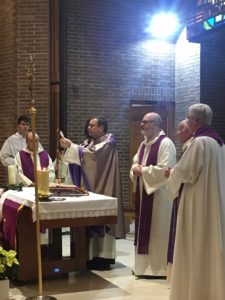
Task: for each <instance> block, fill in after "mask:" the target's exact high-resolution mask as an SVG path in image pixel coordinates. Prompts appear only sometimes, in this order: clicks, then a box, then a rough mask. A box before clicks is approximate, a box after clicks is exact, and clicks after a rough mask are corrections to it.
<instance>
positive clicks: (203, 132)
mask: <svg viewBox="0 0 225 300" xmlns="http://www.w3.org/2000/svg"><path fill="white" fill-rule="evenodd" d="M200 136H208V137H211V138H213V139H214V140H216V141H217V143H218V144H219V145H220V146H223V144H224V141H223V139H222V138H221V137H220V136H219V134H218V133H217V132H216V131H215V130H214V129H213V128H212V127H210V126H204V127H201V128H199V129H197V130H196V132H195V134H194V138H197V137H200Z"/></svg>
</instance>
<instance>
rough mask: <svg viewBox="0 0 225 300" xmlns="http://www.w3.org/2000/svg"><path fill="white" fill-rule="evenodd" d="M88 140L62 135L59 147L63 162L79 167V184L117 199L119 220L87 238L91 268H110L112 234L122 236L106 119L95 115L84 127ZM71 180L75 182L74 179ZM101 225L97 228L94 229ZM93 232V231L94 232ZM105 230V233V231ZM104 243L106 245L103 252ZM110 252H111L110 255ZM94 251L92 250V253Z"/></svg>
mask: <svg viewBox="0 0 225 300" xmlns="http://www.w3.org/2000/svg"><path fill="white" fill-rule="evenodd" d="M86 128H87V135H88V138H89V143H88V144H84V145H77V144H74V143H72V142H71V141H70V140H69V139H66V138H61V140H60V143H61V146H62V147H64V148H67V150H66V152H65V155H64V158H63V159H64V161H66V162H68V163H70V164H76V165H78V166H80V167H81V176H82V185H83V186H84V187H85V188H86V189H87V190H89V191H92V192H95V193H97V194H103V195H107V196H112V197H116V198H117V199H118V223H117V224H116V227H115V228H112V227H111V225H110V227H111V228H108V227H107V228H105V229H106V231H105V232H98V236H96V234H95V238H93V237H92V238H91V239H90V240H89V257H88V259H89V263H88V267H89V268H91V269H99V270H105V269H109V267H110V264H111V263H114V262H115V254H116V253H115V237H116V238H124V237H125V231H124V214H123V204H122V198H121V188H120V174H119V162H118V153H117V149H116V144H115V139H114V137H113V135H112V134H111V133H107V130H108V124H107V121H106V119H105V118H103V117H95V118H92V119H90V120H89V123H88V124H87V126H86ZM75 176H76V175H75V172H74V174H73V176H71V177H72V178H73V181H74V182H75V181H77V178H74V177H75ZM99 229H100V231H101V228H97V231H99ZM97 231H96V232H97ZM106 233H107V234H106ZM103 246H106V251H107V253H106V252H105V253H104V251H105V249H104V247H103ZM96 248H98V250H99V252H101V257H99V256H98V254H93V253H94V252H93V251H92V249H96ZM110 251H111V254H110ZM92 252H93V253H92Z"/></svg>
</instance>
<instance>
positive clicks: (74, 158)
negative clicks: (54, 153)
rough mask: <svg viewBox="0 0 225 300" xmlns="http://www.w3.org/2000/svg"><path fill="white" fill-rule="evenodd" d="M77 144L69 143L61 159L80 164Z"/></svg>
mask: <svg viewBox="0 0 225 300" xmlns="http://www.w3.org/2000/svg"><path fill="white" fill-rule="evenodd" d="M79 147H81V146H79V145H77V144H71V145H70V147H69V148H67V150H66V152H65V154H64V156H63V161H65V162H67V163H73V164H77V165H79V166H80V165H81V162H80V156H79Z"/></svg>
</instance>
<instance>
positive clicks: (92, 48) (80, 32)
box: [66, 0, 175, 206]
mask: <svg viewBox="0 0 225 300" xmlns="http://www.w3.org/2000/svg"><path fill="white" fill-rule="evenodd" d="M66 3H67V14H68V15H67V25H68V31H67V33H66V34H67V41H68V43H67V47H66V48H67V55H66V57H67V62H66V65H67V73H66V76H67V95H66V99H67V134H68V137H69V138H71V139H72V140H73V141H74V142H81V141H82V140H83V138H84V137H83V127H84V123H85V121H86V119H87V118H89V117H90V116H92V115H104V116H105V117H106V119H107V120H108V121H109V131H110V132H113V133H114V134H115V137H116V141H117V145H118V150H119V160H120V170H121V175H122V176H121V182H122V188H123V199H124V203H125V206H129V203H130V199H129V192H130V189H129V187H130V179H129V169H130V158H129V152H130V138H129V131H130V127H129V107H130V101H131V100H136V101H143V100H144V101H174V84H175V82H174V78H175V73H174V67H175V65H174V45H172V44H169V45H165V44H160V46H159V47H158V46H157V45H156V43H154V42H153V41H151V40H150V39H149V36H148V35H147V34H146V32H145V27H146V21H147V16H148V14H149V13H150V12H151V9H150V7H149V4H148V5H147V4H146V1H140V2H138V4H137V1H130V0H129V1H119V0H108V1H100V0H99V1H93V0H86V1H82V0H76V1H72V0H71V1H67V2H66Z"/></svg>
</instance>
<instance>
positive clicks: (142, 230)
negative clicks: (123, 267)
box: [134, 135, 166, 254]
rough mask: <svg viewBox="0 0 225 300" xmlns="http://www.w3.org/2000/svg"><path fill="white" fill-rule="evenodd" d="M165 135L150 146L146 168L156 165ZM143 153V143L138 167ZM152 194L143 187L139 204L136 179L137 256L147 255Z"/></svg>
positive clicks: (138, 186) (138, 187)
mask: <svg viewBox="0 0 225 300" xmlns="http://www.w3.org/2000/svg"><path fill="white" fill-rule="evenodd" d="M165 137H166V136H165V135H160V136H159V138H158V139H157V141H156V142H155V143H154V144H152V146H151V150H150V152H149V155H148V158H147V162H146V166H150V165H153V166H155V165H156V164H157V156H158V150H159V146H160V143H161V141H162V140H163V139H164V138H165ZM144 151H145V144H144V143H143V144H142V146H141V149H140V154H139V165H141V163H142V160H143V156H144ZM153 200H154V193H153V194H151V195H148V194H147V193H146V191H145V189H144V186H143V192H142V203H140V178H139V177H138V178H137V189H136V194H135V240H134V245H135V246H136V245H137V253H138V254H148V246H149V241H150V232H151V222H152V208H153Z"/></svg>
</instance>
